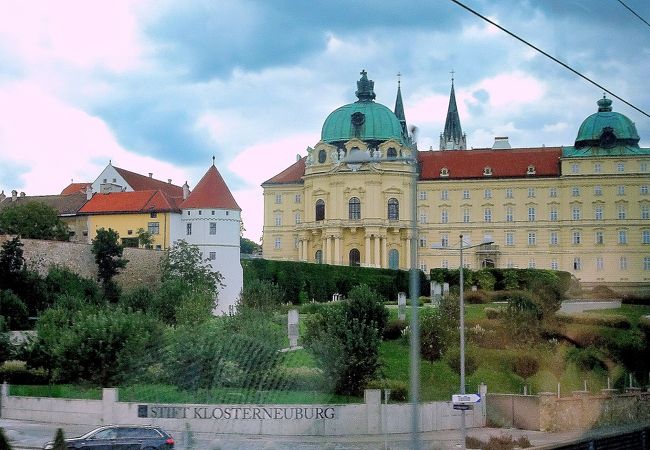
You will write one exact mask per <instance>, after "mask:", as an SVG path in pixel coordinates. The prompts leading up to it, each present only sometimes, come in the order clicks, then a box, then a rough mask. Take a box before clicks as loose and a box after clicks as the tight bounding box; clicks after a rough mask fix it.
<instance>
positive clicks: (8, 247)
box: [0, 236, 25, 278]
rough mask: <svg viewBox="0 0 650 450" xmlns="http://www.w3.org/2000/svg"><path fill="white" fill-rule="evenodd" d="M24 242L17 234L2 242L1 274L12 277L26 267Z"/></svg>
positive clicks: (0, 256) (0, 254)
mask: <svg viewBox="0 0 650 450" xmlns="http://www.w3.org/2000/svg"><path fill="white" fill-rule="evenodd" d="M23 245H24V244H23V243H22V242H20V238H18V237H17V236H16V237H14V238H13V239H11V240H9V241H5V242H3V243H2V250H0V275H2V277H3V278H4V277H10V276H12V275H13V274H16V273H17V272H20V271H21V270H23V269H24V268H25V258H24V257H23V248H22V247H23Z"/></svg>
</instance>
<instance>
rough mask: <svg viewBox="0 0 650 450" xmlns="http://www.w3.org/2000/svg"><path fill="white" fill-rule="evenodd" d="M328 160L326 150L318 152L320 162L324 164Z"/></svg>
mask: <svg viewBox="0 0 650 450" xmlns="http://www.w3.org/2000/svg"><path fill="white" fill-rule="evenodd" d="M326 159H327V153H325V150H321V151H320V152H318V162H319V163H321V164H323V163H324V162H325V160H326Z"/></svg>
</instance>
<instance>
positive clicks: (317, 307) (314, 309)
mask: <svg viewBox="0 0 650 450" xmlns="http://www.w3.org/2000/svg"><path fill="white" fill-rule="evenodd" d="M338 303H339V302H330V303H318V302H311V303H305V304H304V305H300V306H298V312H299V313H300V314H318V313H322V312H323V311H326V310H327V309H328V308H329V307H330V306H331V305H333V304H338Z"/></svg>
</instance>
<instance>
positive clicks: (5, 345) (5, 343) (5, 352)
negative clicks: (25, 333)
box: [0, 316, 14, 365]
mask: <svg viewBox="0 0 650 450" xmlns="http://www.w3.org/2000/svg"><path fill="white" fill-rule="evenodd" d="M7 331H9V330H8V329H7V323H6V321H5V318H4V317H2V316H0V365H2V363H4V362H5V361H7V360H8V359H11V357H12V356H13V353H14V348H13V346H12V345H11V341H10V340H9V333H8V332H7Z"/></svg>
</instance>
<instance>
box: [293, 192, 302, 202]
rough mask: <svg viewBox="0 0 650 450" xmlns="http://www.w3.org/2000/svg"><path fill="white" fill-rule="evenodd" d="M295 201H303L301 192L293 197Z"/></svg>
mask: <svg viewBox="0 0 650 450" xmlns="http://www.w3.org/2000/svg"><path fill="white" fill-rule="evenodd" d="M293 202H294V203H300V202H302V195H301V194H296V196H295V197H294V198H293Z"/></svg>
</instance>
